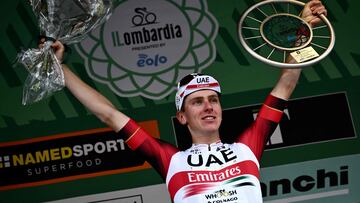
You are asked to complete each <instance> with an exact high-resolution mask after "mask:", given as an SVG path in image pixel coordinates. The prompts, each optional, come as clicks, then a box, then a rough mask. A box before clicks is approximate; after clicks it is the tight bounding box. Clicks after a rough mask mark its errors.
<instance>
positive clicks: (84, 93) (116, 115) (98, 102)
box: [52, 41, 129, 132]
mask: <svg viewBox="0 0 360 203" xmlns="http://www.w3.org/2000/svg"><path fill="white" fill-rule="evenodd" d="M52 47H53V49H54V51H55V55H56V56H57V58H58V60H59V61H62V58H63V54H64V46H63V45H62V44H61V43H60V42H59V41H56V42H55V43H54V44H53V45H52ZM62 67H63V70H64V76H65V85H66V87H67V88H68V89H69V90H70V91H71V93H72V94H73V95H74V96H75V97H76V98H77V99H78V100H79V101H80V102H81V103H82V104H83V105H84V106H85V107H86V108H88V109H89V110H90V111H91V112H92V113H94V115H95V116H96V117H98V118H99V119H100V120H101V121H102V122H104V123H105V124H106V125H107V126H109V127H110V128H112V129H113V130H114V131H116V132H118V131H120V130H121V129H122V128H123V127H124V126H125V124H126V123H127V122H128V121H129V118H128V117H127V116H126V115H124V114H123V113H121V112H120V111H118V110H117V109H116V108H115V107H114V106H113V105H112V103H111V102H110V101H109V100H108V99H106V98H105V97H104V96H103V95H101V94H100V93H99V92H97V91H96V90H95V89H93V88H92V87H90V86H89V85H87V84H86V83H85V82H83V81H82V80H81V79H80V78H79V77H78V76H76V75H75V74H74V73H73V72H72V71H71V70H70V69H69V67H68V66H67V65H64V64H63V65H62Z"/></svg>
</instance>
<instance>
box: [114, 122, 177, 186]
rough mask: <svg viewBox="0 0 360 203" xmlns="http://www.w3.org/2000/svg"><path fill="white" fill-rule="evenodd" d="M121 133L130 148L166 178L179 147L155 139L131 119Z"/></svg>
mask: <svg viewBox="0 0 360 203" xmlns="http://www.w3.org/2000/svg"><path fill="white" fill-rule="evenodd" d="M119 135H120V136H123V137H124V138H125V139H126V140H125V142H126V143H127V145H128V146H129V147H130V149H132V150H134V151H135V152H137V153H138V154H140V155H141V156H142V157H143V158H144V159H145V160H146V161H148V162H149V163H150V164H151V165H152V166H153V167H154V168H155V169H156V170H157V171H158V173H160V175H161V176H162V177H163V178H164V179H165V178H166V174H167V171H168V168H169V164H170V160H171V156H172V155H173V154H175V153H176V152H177V151H178V149H177V148H175V147H174V146H172V145H170V144H168V143H165V142H163V141H161V140H159V139H155V138H154V137H152V136H151V135H149V134H148V133H147V132H146V131H144V130H143V129H142V128H141V127H140V126H139V125H138V124H137V123H136V122H135V121H133V120H131V119H130V120H129V122H128V123H127V124H126V125H125V126H124V127H123V128H122V129H121V130H120V132H119Z"/></svg>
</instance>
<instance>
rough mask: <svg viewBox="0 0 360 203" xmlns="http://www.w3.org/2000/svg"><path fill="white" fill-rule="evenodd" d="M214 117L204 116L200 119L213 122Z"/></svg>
mask: <svg viewBox="0 0 360 203" xmlns="http://www.w3.org/2000/svg"><path fill="white" fill-rule="evenodd" d="M215 118H216V117H215V116H205V117H203V118H202V120H215Z"/></svg>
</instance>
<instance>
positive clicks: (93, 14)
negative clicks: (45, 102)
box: [18, 0, 112, 105]
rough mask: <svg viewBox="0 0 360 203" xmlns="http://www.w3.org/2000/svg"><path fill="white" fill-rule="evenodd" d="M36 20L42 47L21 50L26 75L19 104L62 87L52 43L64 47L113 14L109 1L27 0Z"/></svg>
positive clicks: (26, 102)
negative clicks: (55, 42)
mask: <svg viewBox="0 0 360 203" xmlns="http://www.w3.org/2000/svg"><path fill="white" fill-rule="evenodd" d="M29 2H30V5H31V7H32V10H33V12H34V14H35V16H36V18H37V20H38V24H39V27H40V35H42V36H45V37H44V38H45V39H46V42H45V44H44V47H43V48H38V49H34V48H32V49H28V50H23V51H21V53H19V54H18V62H19V63H21V64H23V65H24V66H25V68H26V69H27V71H28V72H29V75H28V77H27V78H26V81H25V84H24V89H23V98H22V104H23V105H27V104H31V103H34V102H37V101H40V100H42V99H43V98H46V97H48V96H50V95H52V94H53V93H54V92H56V91H58V90H61V89H62V88H63V87H64V86H65V81H64V74H63V70H62V68H61V62H60V61H58V60H57V58H56V56H55V54H54V52H53V50H52V49H51V44H52V43H53V42H54V41H55V40H59V41H61V42H62V43H63V44H65V45H69V44H72V43H77V42H79V41H81V40H82V39H84V38H85V37H86V34H87V33H88V32H90V31H91V30H93V29H94V28H96V27H97V26H98V25H100V24H101V23H103V22H104V21H106V20H107V19H108V18H109V17H110V15H111V11H112V2H111V0H30V1H29Z"/></svg>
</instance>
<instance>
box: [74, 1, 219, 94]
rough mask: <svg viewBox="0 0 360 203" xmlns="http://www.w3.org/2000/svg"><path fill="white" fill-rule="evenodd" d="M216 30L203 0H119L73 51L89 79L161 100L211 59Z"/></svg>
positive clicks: (214, 53) (120, 92) (116, 88)
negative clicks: (184, 78) (104, 21)
mask: <svg viewBox="0 0 360 203" xmlns="http://www.w3.org/2000/svg"><path fill="white" fill-rule="evenodd" d="M217 29H218V24H217V22H216V20H215V18H214V17H213V15H212V14H210V13H209V12H208V10H207V3H206V1H205V0H197V1H194V0H187V1H186V0H185V1H181V2H179V1H164V0H152V1H142V0H129V1H121V2H120V3H119V5H118V6H117V7H116V8H115V9H114V12H113V15H112V16H111V17H110V19H109V20H108V21H107V22H106V23H105V24H103V25H102V26H101V27H99V28H98V29H96V30H94V31H93V32H92V33H90V35H89V37H88V38H87V39H85V40H83V41H82V42H81V43H79V44H78V45H76V49H77V51H78V53H79V54H80V55H81V57H82V58H83V59H84V62H85V66H86V69H87V72H88V74H89V75H90V77H91V78H92V79H94V80H96V81H98V82H101V83H104V84H107V85H108V86H109V87H110V88H111V89H112V90H113V92H115V93H116V94H117V95H119V96H122V97H132V96H144V97H146V98H150V99H162V98H164V97H165V96H167V95H169V94H170V93H171V92H172V91H174V90H175V87H176V83H177V81H178V80H179V79H181V78H182V77H183V76H185V75H187V74H189V73H192V72H201V71H202V70H203V69H205V68H206V67H207V66H209V65H210V64H211V63H212V62H213V61H214V60H215V56H216V48H215V44H214V39H215V37H216V34H217Z"/></svg>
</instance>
